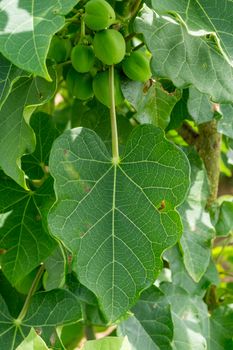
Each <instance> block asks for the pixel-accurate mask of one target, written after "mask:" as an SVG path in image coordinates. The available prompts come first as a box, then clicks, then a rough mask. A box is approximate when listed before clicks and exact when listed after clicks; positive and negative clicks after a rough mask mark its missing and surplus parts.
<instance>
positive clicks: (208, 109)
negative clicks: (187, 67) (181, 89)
mask: <svg viewBox="0 0 233 350" xmlns="http://www.w3.org/2000/svg"><path fill="white" fill-rule="evenodd" d="M187 107H188V111H189V113H190V115H191V116H192V118H193V119H194V120H195V122H196V123H197V124H202V123H206V122H208V121H210V120H212V119H214V118H216V113H217V115H218V116H220V117H221V119H220V120H219V121H218V125H217V128H218V132H219V133H221V134H224V135H226V136H228V137H230V138H233V124H232V118H233V105H232V104H221V105H220V106H219V105H217V106H216V105H214V104H213V103H212V102H211V100H210V96H208V95H207V94H203V93H201V92H200V91H198V90H197V89H196V88H194V87H191V88H190V89H189V99H188V104H187ZM215 109H217V111H216V110H215Z"/></svg>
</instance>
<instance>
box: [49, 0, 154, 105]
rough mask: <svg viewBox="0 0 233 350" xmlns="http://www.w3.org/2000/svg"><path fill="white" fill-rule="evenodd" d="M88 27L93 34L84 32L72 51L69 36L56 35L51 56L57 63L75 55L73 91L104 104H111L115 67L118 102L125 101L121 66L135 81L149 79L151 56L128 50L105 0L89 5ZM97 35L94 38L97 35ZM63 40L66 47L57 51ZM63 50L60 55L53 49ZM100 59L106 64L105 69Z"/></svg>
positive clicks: (68, 78) (85, 17)
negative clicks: (111, 78)
mask: <svg viewBox="0 0 233 350" xmlns="http://www.w3.org/2000/svg"><path fill="white" fill-rule="evenodd" d="M82 16H83V18H82V20H83V21H84V24H85V26H86V27H87V28H88V29H89V30H91V40H90V35H89V36H88V39H87V37H85V35H84V37H83V36H82V35H81V37H80V40H79V43H78V44H77V45H75V46H74V47H73V48H72V50H71V47H69V44H68V43H67V41H66V39H60V38H59V37H57V36H55V37H54V39H53V41H52V44H51V47H50V51H49V57H51V56H52V57H53V58H54V59H55V60H56V61H57V62H62V61H66V60H67V58H68V57H69V56H71V63H72V68H71V69H70V70H69V72H68V74H67V76H66V82H67V87H68V90H69V92H70V93H71V94H72V95H73V96H75V97H77V98H78V99H80V100H88V99H89V98H91V97H93V95H95V97H96V98H97V99H98V100H99V101H100V102H101V103H103V104H104V105H106V106H108V107H109V106H110V92H109V74H108V69H107V67H108V66H112V65H118V64H120V66H119V67H116V68H115V81H114V84H115V102H116V105H118V104H120V103H122V101H123V94H122V91H121V82H120V74H119V68H120V69H122V70H123V72H124V74H125V75H126V76H127V77H128V78H129V79H131V80H136V81H141V82H145V81H147V80H148V79H149V78H150V77H151V71H150V56H148V54H147V53H146V52H145V51H142V50H135V51H131V52H130V53H126V42H125V39H124V37H123V35H122V34H121V33H120V32H119V31H118V30H116V29H114V28H109V27H110V26H112V25H113V24H114V23H115V22H116V14H115V11H114V9H113V8H112V7H111V6H110V4H109V3H108V2H106V1H105V0H90V1H88V2H87V4H86V5H85V13H84V14H83V15H82ZM93 35H94V37H93ZM59 40H60V41H61V40H63V43H62V44H63V48H62V50H61V49H60V48H57V49H56V50H54V46H56V45H57V46H58V41H59ZM58 50H60V52H59V53H58V54H56V55H54V54H53V51H56V52H57V51H58ZM99 61H100V62H101V63H102V65H101V69H98V68H99V67H100V64H99Z"/></svg>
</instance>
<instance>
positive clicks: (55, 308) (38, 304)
mask: <svg viewBox="0 0 233 350" xmlns="http://www.w3.org/2000/svg"><path fill="white" fill-rule="evenodd" d="M0 310H1V311H0V347H1V349H6V350H8V349H15V348H16V347H17V345H19V344H20V343H21V342H22V341H23V340H24V339H25V338H26V337H27V336H28V334H29V332H30V329H31V327H35V328H37V329H38V330H39V332H40V333H42V335H43V332H44V331H45V332H46V330H48V331H49V332H50V334H51V333H52V331H53V330H54V328H55V327H56V326H59V325H65V324H69V323H72V322H77V321H79V320H80V319H81V307H80V304H79V302H78V299H77V298H76V297H75V296H74V295H73V294H72V293H71V292H69V291H68V290H62V289H56V290H53V291H50V292H40V293H37V294H35V295H34V296H33V297H32V299H31V303H30V306H29V309H28V312H27V315H26V317H25V318H24V320H23V321H22V322H21V323H20V324H18V323H17V322H15V320H14V319H13V318H12V316H11V315H10V313H9V311H8V309H7V306H6V303H5V301H4V299H3V298H2V297H1V295H0Z"/></svg>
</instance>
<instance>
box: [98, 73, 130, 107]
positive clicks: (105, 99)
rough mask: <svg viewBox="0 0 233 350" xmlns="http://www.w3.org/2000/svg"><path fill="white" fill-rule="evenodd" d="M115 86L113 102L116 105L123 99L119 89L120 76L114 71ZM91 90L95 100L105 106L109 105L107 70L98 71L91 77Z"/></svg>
mask: <svg viewBox="0 0 233 350" xmlns="http://www.w3.org/2000/svg"><path fill="white" fill-rule="evenodd" d="M114 88H115V103H116V106H117V105H119V104H121V103H122V102H123V101H124V96H123V94H122V91H121V81H120V77H119V75H118V74H117V72H116V71H115V79H114ZM93 91H94V94H95V97H96V98H97V100H99V101H100V102H101V103H103V104H104V105H105V106H107V107H110V105H111V100H110V89H109V72H108V71H105V72H99V73H97V74H96V76H95V77H94V79H93Z"/></svg>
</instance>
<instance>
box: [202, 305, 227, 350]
mask: <svg viewBox="0 0 233 350" xmlns="http://www.w3.org/2000/svg"><path fill="white" fill-rule="evenodd" d="M232 334H233V308H232V305H230V306H224V307H219V308H217V309H216V310H214V312H213V313H212V315H211V318H210V336H209V339H208V341H209V343H208V348H209V349H211V350H226V349H227V350H228V349H229V350H232V349H233V339H232Z"/></svg>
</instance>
